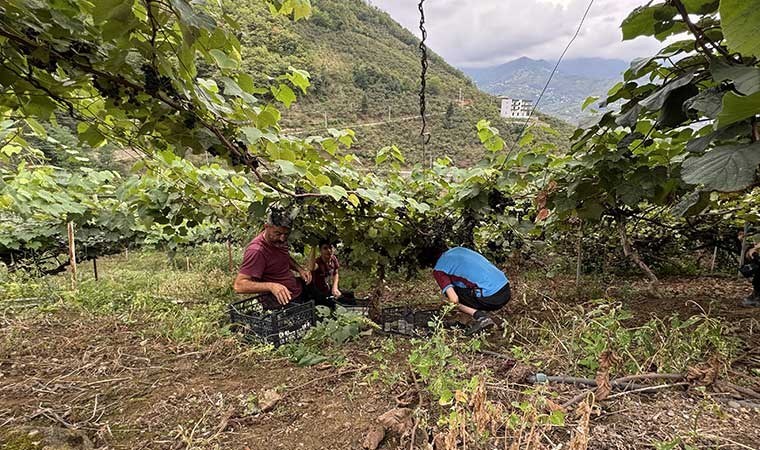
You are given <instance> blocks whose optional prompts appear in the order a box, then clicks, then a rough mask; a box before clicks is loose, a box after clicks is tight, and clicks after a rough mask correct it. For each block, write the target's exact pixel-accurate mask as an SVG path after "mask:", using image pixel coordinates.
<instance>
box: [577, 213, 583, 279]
mask: <svg viewBox="0 0 760 450" xmlns="http://www.w3.org/2000/svg"><path fill="white" fill-rule="evenodd" d="M576 250H577V251H578V259H577V260H576V261H575V285H576V286H578V285H580V284H581V266H582V264H583V221H581V223H580V226H579V227H578V243H577V244H576Z"/></svg>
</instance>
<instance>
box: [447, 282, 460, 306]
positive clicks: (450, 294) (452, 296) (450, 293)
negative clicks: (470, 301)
mask: <svg viewBox="0 0 760 450" xmlns="http://www.w3.org/2000/svg"><path fill="white" fill-rule="evenodd" d="M445 294H446V298H448V299H449V302H451V303H453V304H455V305H456V304H458V303H459V296H458V295H457V291H455V290H454V286H449V288H448V289H446V292H445Z"/></svg>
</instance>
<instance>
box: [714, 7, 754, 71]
mask: <svg viewBox="0 0 760 450" xmlns="http://www.w3.org/2000/svg"><path fill="white" fill-rule="evenodd" d="M720 18H721V25H722V28H723V34H724V35H725V37H726V43H727V44H728V48H729V49H730V50H731V51H732V52H737V53H742V54H744V55H753V56H755V57H758V58H760V39H758V36H757V29H758V24H760V0H721V1H720Z"/></svg>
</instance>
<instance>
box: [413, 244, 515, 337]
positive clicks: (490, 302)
mask: <svg viewBox="0 0 760 450" xmlns="http://www.w3.org/2000/svg"><path fill="white" fill-rule="evenodd" d="M417 259H418V261H419V263H420V265H421V266H422V267H423V268H431V267H432V268H433V278H435V281H436V282H437V283H438V286H440V288H441V294H442V295H443V296H444V297H445V299H446V300H448V301H449V302H450V303H452V304H454V305H456V306H457V308H458V309H459V311H461V312H463V313H465V314H467V315H469V316H471V317H472V319H473V320H472V323H471V324H470V327H469V328H468V330H467V331H466V332H465V334H466V335H468V336H469V335H472V334H475V333H477V332H479V331H482V330H485V329H488V328H491V327H493V326H494V325H495V324H494V322H493V320H492V319H491V318H490V317H488V313H487V312H486V311H497V310H499V309H501V308H502V307H504V305H506V304H507V302H508V301H509V299H510V298H511V296H512V294H511V291H510V286H509V279H508V278H507V276H506V275H505V274H504V272H502V271H501V270H499V268H497V267H496V266H494V265H493V264H492V263H491V262H490V261H488V259H486V258H485V257H484V256H483V255H481V254H480V253H478V252H476V251H473V250H470V249H468V248H465V247H454V248H448V246H446V245H445V244H444V243H443V242H435V243H432V244H430V245H427V246H425V247H423V248H421V249H420V252H419V253H418V257H417Z"/></svg>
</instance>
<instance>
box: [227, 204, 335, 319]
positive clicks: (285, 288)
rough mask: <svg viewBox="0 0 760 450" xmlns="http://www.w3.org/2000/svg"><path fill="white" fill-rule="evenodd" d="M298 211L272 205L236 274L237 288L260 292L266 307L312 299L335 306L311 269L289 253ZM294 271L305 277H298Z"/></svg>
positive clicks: (237, 289) (247, 292) (241, 292)
mask: <svg viewBox="0 0 760 450" xmlns="http://www.w3.org/2000/svg"><path fill="white" fill-rule="evenodd" d="M297 214H298V211H297V210H296V209H289V208H285V207H281V206H276V205H273V206H270V207H269V209H268V210H267V218H266V222H265V224H264V231H262V232H261V234H259V235H258V236H256V237H255V238H254V239H253V240H252V241H251V243H250V244H248V247H247V248H246V249H245V254H244V255H243V263H242V265H241V266H240V270H239V273H238V275H237V277H236V278H235V284H234V289H235V292H237V293H238V294H260V295H259V297H258V299H259V303H261V305H262V306H263V307H264V308H266V309H276V308H281V307H284V306H285V305H287V304H289V303H291V302H293V303H305V302H308V301H309V300H314V302H315V303H316V304H318V305H324V306H328V307H330V308H334V307H335V302H334V301H332V300H331V299H329V298H326V296H325V295H323V294H322V293H321V292H319V290H317V289H316V288H314V285H313V283H312V279H311V272H309V271H308V270H306V269H304V268H302V267H301V266H299V265H298V263H297V262H296V261H295V260H294V259H293V258H292V257H291V256H290V254H289V253H288V236H289V235H290V230H291V228H292V227H293V221H294V219H295V217H296V215H297ZM294 271H296V272H298V273H299V275H300V276H301V279H297V278H296V277H295V275H294V274H293V272H294Z"/></svg>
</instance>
